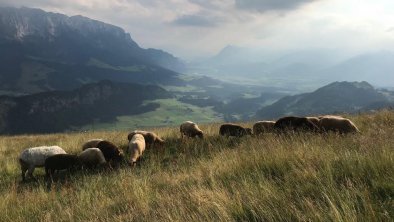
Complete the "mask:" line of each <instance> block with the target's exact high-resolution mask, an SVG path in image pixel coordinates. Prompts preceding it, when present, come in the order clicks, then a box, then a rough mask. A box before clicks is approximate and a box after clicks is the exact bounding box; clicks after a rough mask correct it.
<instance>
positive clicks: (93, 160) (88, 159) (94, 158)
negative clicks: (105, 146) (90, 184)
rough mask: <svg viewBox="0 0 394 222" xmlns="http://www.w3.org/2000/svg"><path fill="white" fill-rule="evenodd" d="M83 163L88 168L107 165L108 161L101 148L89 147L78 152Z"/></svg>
mask: <svg viewBox="0 0 394 222" xmlns="http://www.w3.org/2000/svg"><path fill="white" fill-rule="evenodd" d="M78 158H79V161H80V162H81V165H82V166H83V167H86V168H94V167H100V166H105V165H106V163H107V161H105V157H104V154H103V152H101V150H100V149H99V148H87V149H86V150H84V151H82V152H81V153H80V154H78Z"/></svg>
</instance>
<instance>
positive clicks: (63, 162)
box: [45, 154, 80, 179]
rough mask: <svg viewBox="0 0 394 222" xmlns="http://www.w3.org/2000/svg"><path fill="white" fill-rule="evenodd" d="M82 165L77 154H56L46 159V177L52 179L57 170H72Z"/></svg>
mask: <svg viewBox="0 0 394 222" xmlns="http://www.w3.org/2000/svg"><path fill="white" fill-rule="evenodd" d="M79 166H80V162H79V159H78V156H77V155H73V154H55V155H53V156H50V157H48V158H47V159H46V160H45V173H46V177H47V178H48V179H49V178H51V179H52V176H53V174H54V173H55V172H56V171H57V170H71V169H76V168H77V167H79Z"/></svg>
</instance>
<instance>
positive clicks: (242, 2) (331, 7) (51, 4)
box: [0, 0, 394, 58]
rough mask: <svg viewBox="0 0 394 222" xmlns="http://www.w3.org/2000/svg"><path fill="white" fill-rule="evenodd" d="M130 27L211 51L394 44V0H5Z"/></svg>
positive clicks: (190, 50)
mask: <svg viewBox="0 0 394 222" xmlns="http://www.w3.org/2000/svg"><path fill="white" fill-rule="evenodd" d="M0 5H8V6H28V7H36V8H42V9H44V10H47V11H53V12H59V13H64V14H67V15H69V16H71V15H78V14H80V15H84V16H87V17H90V18H93V19H97V20H101V21H104V22H107V23H111V24H114V25H117V26H120V27H122V28H124V29H125V30H126V31H127V32H129V33H130V34H131V36H132V38H133V39H134V40H135V41H136V42H137V43H139V44H140V45H141V46H142V47H145V48H148V47H153V48H160V49H164V50H166V51H169V52H171V53H173V54H175V55H176V56H180V57H183V58H192V57H198V56H210V55H213V54H215V53H217V52H218V51H219V50H220V49H221V48H223V47H225V46H226V45H229V44H231V45H237V46H245V47H259V48H263V49H306V48H329V49H343V50H347V51H355V52H357V51H364V50H380V49H394V1H393V0H66V1H65V0H34V1H32V0H0Z"/></svg>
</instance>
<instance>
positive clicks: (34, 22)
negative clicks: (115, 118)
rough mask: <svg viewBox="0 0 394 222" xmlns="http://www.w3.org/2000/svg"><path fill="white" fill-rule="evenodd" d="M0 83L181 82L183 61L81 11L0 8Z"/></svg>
mask: <svg viewBox="0 0 394 222" xmlns="http://www.w3.org/2000/svg"><path fill="white" fill-rule="evenodd" d="M0 48H1V50H0V70H1V72H0V80H1V82H0V88H1V89H2V90H3V91H9V92H19V93H20V92H22V93H34V92H42V91H48V90H56V89H73V88H75V87H78V86H81V85H82V84H84V83H88V82H95V81H99V80H103V79H110V80H114V81H127V82H136V83H152V84H156V83H160V84H165V85H179V84H182V83H183V81H182V80H180V79H179V78H178V74H177V73H176V72H174V71H170V69H173V70H181V69H182V66H183V64H182V62H180V61H179V60H178V59H177V58H175V57H174V56H172V55H170V54H169V53H166V52H164V51H161V50H155V49H143V48H140V47H139V46H138V44H137V43H136V42H134V41H133V39H132V38H131V37H130V34H129V33H126V32H125V31H124V30H123V29H121V28H119V27H116V26H114V25H110V24H106V23H103V22H100V21H96V20H92V19H89V18H86V17H83V16H72V17H68V16H66V15H62V14H57V13H50V12H45V11H42V10H39V9H31V8H19V9H17V8H1V7H0Z"/></svg>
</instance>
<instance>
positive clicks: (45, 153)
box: [19, 146, 66, 181]
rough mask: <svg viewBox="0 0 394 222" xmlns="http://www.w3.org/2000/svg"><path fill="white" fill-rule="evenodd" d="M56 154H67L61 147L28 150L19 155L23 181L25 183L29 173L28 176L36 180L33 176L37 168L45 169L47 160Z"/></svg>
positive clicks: (42, 147)
mask: <svg viewBox="0 0 394 222" xmlns="http://www.w3.org/2000/svg"><path fill="white" fill-rule="evenodd" d="M55 154H66V151H64V150H63V149H62V148H60V147H59V146H40V147H32V148H27V149H25V150H23V151H22V152H21V154H20V155H19V163H20V165H21V171H22V181H25V180H26V178H25V174H26V171H28V174H27V175H28V176H29V177H30V178H32V179H34V180H35V178H34V176H33V172H34V169H35V168H36V167H43V166H44V165H45V160H46V159H47V158H48V157H50V156H53V155H55Z"/></svg>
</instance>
